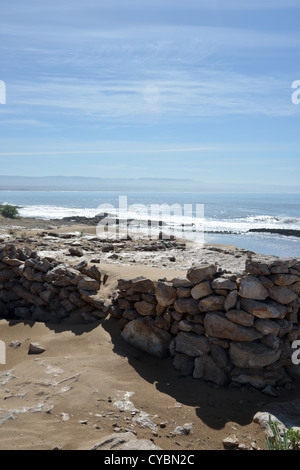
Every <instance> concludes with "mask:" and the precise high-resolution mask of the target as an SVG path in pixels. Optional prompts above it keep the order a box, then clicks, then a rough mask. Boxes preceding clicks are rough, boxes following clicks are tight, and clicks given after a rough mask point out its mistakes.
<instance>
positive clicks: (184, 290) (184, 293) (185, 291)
mask: <svg viewBox="0 0 300 470" xmlns="http://www.w3.org/2000/svg"><path fill="white" fill-rule="evenodd" d="M177 297H178V298H179V299H181V298H187V297H191V289H190V288H189V287H177Z"/></svg>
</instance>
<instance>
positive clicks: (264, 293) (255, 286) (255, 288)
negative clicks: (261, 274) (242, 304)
mask: <svg viewBox="0 0 300 470" xmlns="http://www.w3.org/2000/svg"><path fill="white" fill-rule="evenodd" d="M239 295H240V297H244V298H246V299H255V300H265V299H266V298H267V297H268V295H269V293H268V290H267V289H266V288H265V287H264V286H263V284H262V283H261V281H260V280H259V279H257V277H254V276H246V277H244V278H242V279H241V284H240V289H239Z"/></svg>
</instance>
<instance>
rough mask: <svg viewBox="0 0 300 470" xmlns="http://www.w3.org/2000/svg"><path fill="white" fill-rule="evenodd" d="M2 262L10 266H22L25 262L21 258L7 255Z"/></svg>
mask: <svg viewBox="0 0 300 470" xmlns="http://www.w3.org/2000/svg"><path fill="white" fill-rule="evenodd" d="M2 262H3V263H5V264H7V265H8V266H22V264H23V263H24V262H23V261H21V260H19V259H14V258H8V257H7V256H5V257H4V258H2Z"/></svg>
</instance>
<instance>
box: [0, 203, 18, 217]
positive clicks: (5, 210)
mask: <svg viewBox="0 0 300 470" xmlns="http://www.w3.org/2000/svg"><path fill="white" fill-rule="evenodd" d="M0 212H1V214H2V215H3V217H7V218H8V219H16V218H17V217H19V211H18V207H17V206H12V205H10V204H5V205H4V206H1V207H0Z"/></svg>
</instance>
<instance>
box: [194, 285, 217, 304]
mask: <svg viewBox="0 0 300 470" xmlns="http://www.w3.org/2000/svg"><path fill="white" fill-rule="evenodd" d="M211 294H213V290H212V288H211V286H210V282H209V281H204V282H200V284H196V286H195V287H193V289H192V290H191V296H192V297H193V299H196V300H197V299H202V297H206V296H207V295H211Z"/></svg>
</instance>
